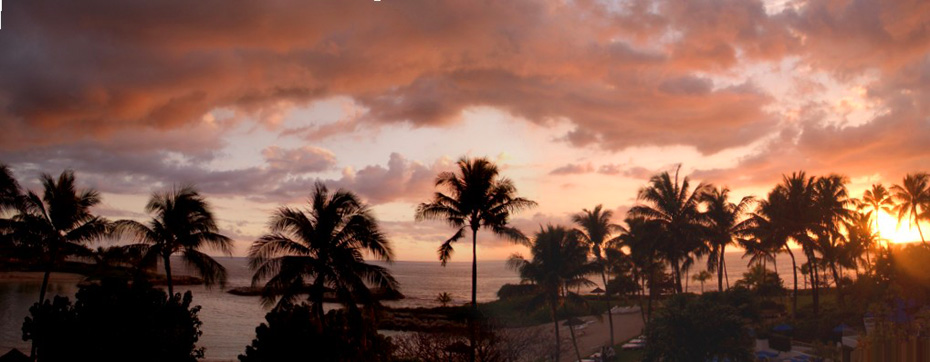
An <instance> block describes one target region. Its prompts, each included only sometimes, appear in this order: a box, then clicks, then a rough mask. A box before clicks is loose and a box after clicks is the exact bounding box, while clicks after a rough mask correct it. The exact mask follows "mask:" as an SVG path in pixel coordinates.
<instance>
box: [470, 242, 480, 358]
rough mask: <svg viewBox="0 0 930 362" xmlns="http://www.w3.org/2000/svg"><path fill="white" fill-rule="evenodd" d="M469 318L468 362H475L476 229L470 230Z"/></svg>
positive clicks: (476, 309) (476, 313) (476, 337)
mask: <svg viewBox="0 0 930 362" xmlns="http://www.w3.org/2000/svg"><path fill="white" fill-rule="evenodd" d="M471 309H472V313H471V317H470V318H469V319H468V330H469V332H470V333H469V334H470V336H469V337H470V338H469V339H470V342H471V348H470V351H471V353H469V357H470V361H471V362H475V357H476V356H475V352H476V351H475V349H476V348H478V341H477V339H478V336H477V335H476V333H477V331H476V330H475V329H476V326H475V322H476V321H475V318H477V317H478V227H477V226H472V228H471Z"/></svg>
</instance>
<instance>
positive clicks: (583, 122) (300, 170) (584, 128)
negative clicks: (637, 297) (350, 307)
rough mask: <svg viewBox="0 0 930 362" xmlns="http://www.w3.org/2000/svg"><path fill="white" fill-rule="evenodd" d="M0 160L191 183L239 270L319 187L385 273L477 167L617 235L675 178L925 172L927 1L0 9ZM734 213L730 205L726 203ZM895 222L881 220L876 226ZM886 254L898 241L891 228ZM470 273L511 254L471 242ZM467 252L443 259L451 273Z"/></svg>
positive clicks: (883, 178) (140, 191) (135, 214)
mask: <svg viewBox="0 0 930 362" xmlns="http://www.w3.org/2000/svg"><path fill="white" fill-rule="evenodd" d="M3 10H4V11H3V14H2V16H3V21H2V26H3V28H2V29H0V124H2V125H3V130H2V132H0V162H3V163H6V164H8V165H10V166H11V167H12V169H13V170H14V172H15V173H16V175H17V177H18V178H19V179H20V180H21V181H22V182H23V184H24V185H25V186H26V187H28V188H30V189H37V187H38V185H37V183H36V178H37V177H38V175H39V174H40V173H42V172H46V173H51V174H54V175H57V174H58V173H60V172H61V171H62V170H64V169H68V168H70V169H74V170H75V171H76V173H77V179H78V182H79V184H81V185H82V186H84V187H93V188H95V189H97V190H100V191H101V192H102V193H103V201H104V202H103V205H102V206H101V207H99V208H97V209H96V211H97V212H98V213H99V214H101V215H103V216H106V217H108V218H111V219H120V218H136V219H142V218H144V217H145V215H144V214H143V213H142V212H143V206H144V204H145V202H146V201H147V199H148V197H149V195H150V193H151V192H153V191H164V190H166V189H168V188H170V187H171V186H172V185H175V184H182V183H191V184H194V185H196V186H197V187H198V188H199V189H200V190H201V191H202V192H203V193H204V194H205V195H206V196H207V197H208V199H209V200H210V202H211V203H212V204H213V205H214V208H215V211H216V214H217V216H218V218H219V221H220V226H221V228H222V230H223V232H224V233H226V234H227V235H229V236H230V237H232V238H234V239H235V240H236V243H237V255H244V253H245V250H246V248H247V247H248V245H249V244H250V243H251V241H252V240H255V239H256V238H257V237H258V236H259V235H261V234H262V233H263V232H264V231H265V226H266V223H267V221H268V217H269V215H270V213H271V212H272V210H274V209H275V208H277V207H279V206H280V205H285V204H287V205H294V206H300V205H301V203H302V202H303V201H304V200H305V199H306V197H307V196H308V195H309V192H310V190H311V186H312V184H313V183H314V182H315V181H317V180H321V181H323V182H325V183H326V184H328V185H330V186H331V187H334V188H335V187H342V188H346V189H348V190H351V191H354V192H356V193H358V194H359V195H361V196H362V197H363V198H364V199H365V200H366V201H367V202H369V203H370V204H371V205H373V208H374V210H375V213H376V215H377V217H378V218H379V219H380V220H381V222H382V225H383V226H384V228H385V230H386V231H387V232H388V234H389V236H390V239H391V240H392V242H393V243H394V248H395V251H396V254H397V255H396V256H397V258H398V259H400V260H436V248H437V247H438V245H439V243H440V242H441V241H443V240H445V239H446V238H448V237H449V236H450V235H451V233H452V229H450V228H448V227H447V226H446V225H444V224H442V223H439V222H423V223H417V222H414V219H413V213H414V208H415V206H416V204H417V203H419V202H424V201H427V200H428V199H429V197H430V194H431V193H432V192H433V191H434V188H433V180H434V178H435V176H436V174H437V173H439V172H441V171H445V170H451V166H452V163H453V162H454V161H455V160H456V159H457V158H459V157H461V156H487V157H489V158H491V159H492V160H495V161H496V162H497V163H498V164H499V165H500V166H501V168H502V172H503V175H504V176H507V177H510V178H512V179H513V180H514V182H515V183H516V185H517V187H518V189H519V194H520V195H522V196H525V197H527V198H530V199H532V200H535V201H537V202H538V203H539V206H538V207H537V208H535V209H532V210H530V211H526V212H523V213H520V214H518V215H516V217H515V219H514V220H513V222H514V224H515V225H517V226H519V227H520V228H521V229H522V230H523V231H524V232H527V233H532V232H533V231H534V230H536V229H538V225H539V224H540V223H547V222H553V223H567V220H568V215H570V214H571V213H575V212H578V211H581V209H582V208H592V207H594V206H595V205H597V204H604V206H605V207H607V208H609V209H612V210H615V212H617V213H618V217H617V221H620V217H622V214H623V213H624V212H625V211H626V210H627V209H628V208H629V207H630V206H632V205H633V204H634V203H635V196H636V191H637V189H638V188H639V187H641V186H643V185H644V184H645V183H646V180H647V179H648V178H649V176H651V175H653V174H655V173H658V172H662V171H667V170H671V171H674V169H675V167H676V166H677V165H678V164H679V163H681V164H683V166H682V172H683V174H687V175H689V176H690V177H692V178H693V179H694V180H696V181H705V182H709V183H713V184H715V185H728V186H729V187H730V188H732V189H733V190H734V196H736V197H741V196H743V195H748V194H755V195H760V196H761V195H764V193H766V192H767V191H768V190H769V189H771V187H772V186H773V185H774V184H775V183H776V182H778V181H779V179H780V178H781V175H782V174H783V173H790V172H792V171H796V170H802V169H803V170H806V171H807V172H808V173H809V174H813V175H823V174H827V173H840V174H843V175H846V176H848V177H849V178H850V180H851V183H850V189H851V192H852V194H853V195H854V196H857V197H858V196H861V193H862V191H863V190H864V188H865V187H866V186H868V185H869V184H871V183H877V182H882V183H885V184H886V185H888V186H890V184H893V183H900V180H901V178H902V177H903V176H904V175H905V174H906V173H908V172H914V171H930V101H928V100H930V2H928V1H926V0H897V1H876V0H858V1H857V0H849V1H844V0H824V1H821V0H811V1H785V0H773V1H752V0H667V1H637V0H631V1H593V0H592V1H588V0H578V1H550V2H543V1H538V0H506V1H475V0H450V1H426V0H424V1H414V0H382V1H371V0H347V1H293V2H291V1H231V0H206V1H132V0H130V1H118V2H111V1H94V0H89V1H40V0H28V1H27V0H6V1H5V4H4V9H3ZM734 201H736V200H734ZM894 224H895V222H894V221H883V225H886V226H883V232H884V231H886V230H885V229H889V228H890V229H894ZM901 233H902V235H904V236H900V238H912V240H913V239H916V238H917V236H916V230H913V231H909V230H908V227H907V226H906V225H902V226H901ZM479 238H481V240H480V241H479V248H480V249H479V257H480V258H481V259H504V258H506V257H507V256H508V255H509V254H511V253H512V252H514V251H519V250H520V249H519V248H516V247H514V246H512V245H511V244H509V243H507V242H504V241H499V240H496V239H494V238H491V237H489V236H487V235H482V234H479ZM468 247H469V245H468V243H467V242H462V243H461V244H459V246H458V250H459V253H458V254H456V256H455V257H453V261H466V260H468V257H467V256H468V255H469V253H468Z"/></svg>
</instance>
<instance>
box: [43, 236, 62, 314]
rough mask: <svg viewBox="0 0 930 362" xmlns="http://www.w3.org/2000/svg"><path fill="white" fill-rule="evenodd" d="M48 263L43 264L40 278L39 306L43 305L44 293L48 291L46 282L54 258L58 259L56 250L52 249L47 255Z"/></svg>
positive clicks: (53, 263)
mask: <svg viewBox="0 0 930 362" xmlns="http://www.w3.org/2000/svg"><path fill="white" fill-rule="evenodd" d="M49 254H50V255H49V259H48V263H46V264H45V274H44V275H43V276H42V288H41V289H39V304H40V305H41V304H42V303H45V293H46V291H47V290H48V281H49V278H51V276H52V268H53V267H54V266H55V258H58V248H57V247H54V246H53V247H52V250H51V252H50V253H49Z"/></svg>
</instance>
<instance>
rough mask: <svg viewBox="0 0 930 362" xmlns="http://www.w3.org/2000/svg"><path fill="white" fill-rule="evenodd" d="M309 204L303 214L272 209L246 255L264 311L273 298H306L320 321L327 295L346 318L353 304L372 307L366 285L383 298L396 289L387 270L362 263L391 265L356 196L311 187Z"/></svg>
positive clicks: (367, 212)
mask: <svg viewBox="0 0 930 362" xmlns="http://www.w3.org/2000/svg"><path fill="white" fill-rule="evenodd" d="M309 203H310V205H309V206H310V207H309V209H306V210H303V211H301V210H297V209H292V208H289V207H281V208H280V209H278V210H277V211H276V212H275V213H274V215H273V216H272V217H271V221H270V222H269V228H270V232H269V233H268V234H265V235H263V236H262V237H261V238H259V239H258V240H256V241H255V242H254V243H252V247H251V248H250V249H249V266H250V267H251V269H252V270H253V271H254V275H253V277H252V284H253V285H257V284H258V283H260V282H261V281H262V280H265V279H267V282H266V283H265V286H264V289H263V290H262V301H263V302H264V303H265V305H266V306H271V305H273V304H274V303H275V299H277V298H278V297H280V301H279V302H291V301H293V300H295V299H296V298H297V296H298V295H300V294H303V293H307V294H308V295H309V298H308V299H309V301H310V307H311V311H312V312H313V313H315V314H316V316H317V317H318V318H319V320H320V321H323V320H324V319H323V315H324V314H323V299H324V294H325V292H326V291H327V289H329V290H332V291H333V294H334V295H335V297H336V298H337V299H338V300H339V302H340V303H342V304H343V305H344V306H345V307H346V308H347V309H348V310H349V311H351V312H357V311H358V310H357V308H358V307H357V306H356V304H358V303H362V304H365V305H370V304H372V303H374V302H375V300H374V297H373V295H372V294H371V291H370V290H369V289H368V286H367V285H366V282H367V283H370V284H372V285H373V286H375V287H379V288H383V289H384V290H387V291H389V292H390V291H396V290H397V289H398V287H399V285H398V283H397V281H396V280H395V279H394V277H393V276H392V275H391V273H390V271H389V270H388V269H387V268H384V267H381V266H377V265H372V264H369V263H366V262H365V259H364V257H363V254H364V253H368V254H370V255H372V256H374V257H375V258H377V259H379V260H382V261H386V262H392V261H393V259H394V256H393V255H394V253H393V251H392V250H391V245H390V242H389V241H388V240H387V238H386V237H385V235H384V233H382V232H381V229H380V227H379V226H378V221H377V220H376V219H375V217H374V215H373V214H372V212H371V209H370V208H369V207H368V206H367V205H365V204H364V203H363V202H362V201H361V200H359V198H358V196H356V195H355V194H353V193H352V192H349V191H345V190H337V191H336V192H333V193H330V192H329V190H328V189H327V188H326V186H325V185H323V184H322V183H317V184H316V185H315V187H314V191H313V194H312V195H310V200H309Z"/></svg>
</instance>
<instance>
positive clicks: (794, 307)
mask: <svg viewBox="0 0 930 362" xmlns="http://www.w3.org/2000/svg"><path fill="white" fill-rule="evenodd" d="M785 250H787V251H788V256H790V257H791V274H792V275H794V290H793V291H792V293H791V318H794V317H796V316H797V315H798V264H797V263H796V262H795V260H794V253H793V252H791V248H789V247H788V246H787V245H785Z"/></svg>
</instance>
